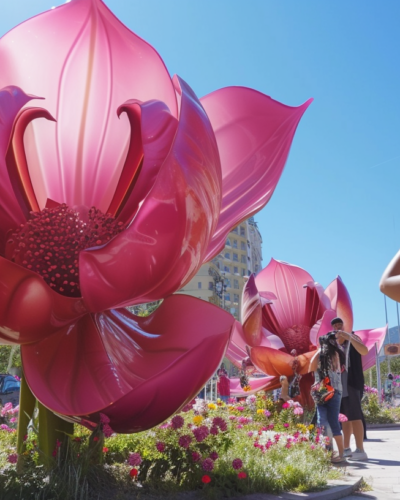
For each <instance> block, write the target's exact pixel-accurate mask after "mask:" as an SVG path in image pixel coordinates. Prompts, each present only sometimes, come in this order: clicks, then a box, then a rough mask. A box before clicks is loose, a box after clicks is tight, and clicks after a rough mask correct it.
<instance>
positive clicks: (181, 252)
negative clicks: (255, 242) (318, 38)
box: [0, 0, 309, 432]
mask: <svg viewBox="0 0 400 500" xmlns="http://www.w3.org/2000/svg"><path fill="white" fill-rule="evenodd" d="M0 68H1V75H0V115H1V117H2V119H1V128H0V157H1V160H0V164H1V165H2V167H1V169H2V171H1V179H2V183H1V186H0V215H1V217H0V237H1V241H2V245H1V249H2V250H1V255H0V258H1V264H2V266H3V267H2V272H1V276H2V289H3V290H5V293H6V297H5V300H8V301H10V307H7V308H5V309H6V310H4V311H1V314H0V324H1V325H2V327H3V328H2V331H1V332H0V337H1V339H0V340H1V343H4V341H6V343H15V342H16V336H15V332H14V329H13V327H14V328H15V325H16V324H18V327H19V329H18V336H17V337H18V339H17V340H18V342H19V343H21V344H22V351H23V359H24V375H25V377H26V378H27V381H28V383H29V386H30V387H31V389H32V391H33V392H34V394H35V395H36V396H37V397H38V399H39V400H40V401H41V402H43V404H44V405H46V406H47V407H48V408H50V409H51V410H52V411H55V412H59V413H61V414H64V415H89V416H90V418H91V419H92V420H95V419H96V421H97V422H98V421H99V411H100V412H102V413H104V414H107V416H108V417H109V418H110V422H109V423H110V426H111V427H112V428H113V429H114V430H116V431H117V432H128V431H130V430H131V429H133V428H134V429H135V430H137V431H138V430H144V429H147V428H151V427H154V426H157V425H158V424H159V423H160V422H162V421H164V420H166V419H167V418H169V417H170V416H171V415H173V414H174V413H175V412H176V411H177V409H178V408H179V407H180V406H182V405H183V404H184V403H185V402H186V401H187V400H188V398H189V397H190V395H191V394H194V393H195V392H196V391H198V390H199V389H200V388H201V387H202V386H203V385H204V384H205V382H206V381H207V380H208V379H209V378H210V377H211V375H212V374H213V372H214V371H215V369H216V367H217V365H218V363H219V361H220V359H221V357H222V355H223V352H224V350H225V345H226V343H227V342H228V340H229V337H230V333H231V328H232V325H233V321H234V320H233V317H231V316H230V315H229V314H228V313H227V312H225V311H223V310H216V309H215V308H214V307H213V306H212V304H209V303H207V302H205V301H203V302H204V303H199V302H198V300H197V299H195V298H193V297H190V296H187V295H173V294H174V292H176V291H177V290H180V289H182V288H183V287H184V286H185V285H186V284H187V283H188V282H189V280H190V279H191V278H192V277H193V276H195V274H196V272H197V271H198V270H199V269H200V266H201V265H202V264H203V262H208V261H210V260H211V259H212V258H213V257H214V256H216V255H218V254H219V252H220V251H221V249H222V248H223V246H224V242H225V240H226V238H227V235H228V233H229V231H230V230H231V229H232V228H233V227H235V226H237V225H238V223H239V222H240V221H242V220H244V219H245V218H247V217H248V216H249V215H251V214H253V213H255V212H256V211H257V210H259V209H261V208H262V207H263V206H265V205H266V204H267V203H268V201H269V199H270V197H271V196H272V193H273V192H274V189H275V187H276V185H277V183H278V181H279V178H280V176H281V173H282V171H283V168H284V165H285V162H286V158H287V155H288V153H289V149H290V145H291V142H292V139H293V136H294V133H295V130H296V127H297V124H298V122H299V121H300V119H301V116H302V115H303V113H304V111H305V109H306V108H307V107H308V105H309V102H307V103H305V104H304V105H302V106H300V107H298V108H294V107H290V106H284V105H282V104H281V103H279V102H276V101H274V100H273V99H271V98H270V97H268V96H266V95H263V94H261V93H260V92H256V91H254V90H252V89H248V88H244V87H227V88H224V89H221V90H219V91H217V92H213V93H211V94H209V95H207V96H205V97H203V98H202V99H201V101H200V100H199V99H198V98H197V96H196V95H195V93H194V92H193V90H192V89H191V88H190V87H189V85H188V84H187V83H186V82H185V81H183V80H182V79H180V78H179V77H178V76H175V77H173V79H171V77H170V75H169V73H168V70H167V68H166V67H165V65H164V63H163V61H162V59H161V57H160V56H159V54H158V53H157V52H156V51H155V49H153V47H151V46H150V45H149V44H147V43H146V42H145V41H144V40H142V39H141V38H140V37H138V36H137V35H135V34H134V33H132V32H131V31H129V30H128V28H127V27H126V26H125V25H123V24H122V23H121V22H120V21H119V20H118V19H117V18H116V17H115V16H114V15H113V14H112V13H111V12H110V11H109V9H108V8H107V7H106V6H105V4H104V3H103V2H102V1H100V0H75V1H72V2H66V3H64V4H63V5H61V6H59V7H57V8H56V9H53V10H49V11H47V12H45V13H43V14H41V15H38V16H35V17H33V18H32V19H30V20H28V21H27V22H25V23H21V24H20V25H19V26H17V27H16V28H14V29H13V30H11V31H10V32H8V33H7V34H6V35H5V36H4V37H2V38H1V40H0ZM33 92H34V93H35V94H36V95H37V96H39V98H43V99H44V100H43V101H40V102H41V107H38V106H37V107H35V108H32V107H30V108H27V107H25V105H26V104H27V103H28V102H30V101H31V100H33V99H34V98H35V97H34V96H31V95H30V94H29V95H28V93H33ZM238 103H240V105H238ZM20 110H22V112H21V113H19V111H20ZM121 115H123V117H122V119H119V117H120V116H121ZM39 118H41V120H39ZM27 127H28V128H27ZM25 129H27V130H28V131H29V133H27V134H24V132H25ZM8 145H10V149H9V148H8ZM233 145H234V147H233ZM25 152H26V154H25ZM25 158H26V161H25ZM92 207H93V208H92ZM194 221H195V223H194ZM39 229H41V231H39ZM31 233H33V235H34V237H33V236H32V234H31ZM11 235H12V238H11ZM31 239H33V241H30V240H31ZM7 240H9V243H8V244H5V243H6V242H7ZM31 247H32V248H31ZM4 248H7V251H5V250H4ZM7 276H9V277H8V278H7ZM16 276H18V277H19V278H18V279H16V278H15V277H16ZM27 282H29V284H30V285H29V286H27ZM32 289H35V294H34V298H33V299H32V300H28V299H30V298H31V291H32ZM159 299H164V302H163V303H162V304H161V305H160V307H159V308H158V309H157V310H156V311H155V312H153V314H152V315H151V317H148V318H142V317H139V316H134V315H133V314H131V313H130V312H129V311H128V310H127V309H126V308H125V306H126V305H128V304H143V303H144V302H151V301H155V300H159ZM15 301H17V303H15ZM182 310H185V311H186V312H188V314H187V315H184V316H185V317H183V316H182V315H181V314H180V312H181V311H182ZM17 311H18V312H17ZM38 311H40V314H38V313H37V312H38ZM21 317H22V318H26V319H25V320H22V322H21V321H20V319H21ZM216 317H217V319H216ZM28 318H29V321H28ZM55 318H57V320H55ZM154 327H157V334H154V331H155V330H154ZM117 338H118V339H122V338H124V339H125V340H126V342H122V341H121V342H117V341H116V340H115V339H117ZM83 339H84V340H83ZM60 345H62V346H63V349H62V352H61V351H59V346H60ZM203 349H206V350H207V352H208V353H209V354H208V358H207V363H206V364H205V366H203V369H202V370H201V373H200V372H199V370H196V369H194V370H190V371H189V373H186V372H185V371H184V368H182V365H181V364H180V363H178V362H177V361H178V360H179V359H181V358H182V356H184V357H185V358H186V360H187V362H188V363H189V366H194V367H195V366H197V365H198V364H201V363H202V361H203V359H202V354H201V353H202V352H203ZM51 352H52V355H51V354H50V353H51ZM93 352H96V356H92V355H91V354H92V353H93ZM137 352H140V353H141V355H140V360H139V359H138V360H136V359H135V363H132V359H133V357H135V358H136V355H135V353H137ZM61 355H62V356H63V357H64V356H67V358H65V359H68V362H69V363H70V364H71V365H72V364H73V365H74V368H76V370H75V369H73V370H72V369H71V370H69V369H67V370H66V369H65V365H64V364H63V363H60V356H61ZM155 357H156V358H157V362H155V361H154V359H155ZM203 364H204V363H203ZM150 367H151V369H150ZM82 370H87V372H88V373H95V374H96V377H95V378H94V377H83V378H82V380H81V381H80V383H79V384H77V383H76V378H75V375H74V374H75V373H77V372H78V371H82ZM181 370H183V371H181ZM48 373H52V376H51V377H48ZM183 376H184V377H185V384H175V387H174V393H175V394H174V398H169V400H166V401H165V402H163V403H162V404H161V403H160V399H159V398H157V397H156V396H157V394H159V393H162V392H164V393H166V392H167V391H168V390H170V388H171V386H172V384H173V383H174V381H175V380H177V379H178V378H179V377H183ZM98 380H101V381H102V383H101V384H98V383H97V381H98ZM60 386H62V387H63V394H65V395H66V396H65V397H62V398H61V397H59V394H60V390H59V388H60ZM144 386H145V387H146V391H142V388H143V387H144ZM72 394H73V397H71V395H72ZM67 395H68V396H67ZM149 401H151V403H149Z"/></svg>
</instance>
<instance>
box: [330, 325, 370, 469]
mask: <svg viewBox="0 0 400 500" xmlns="http://www.w3.org/2000/svg"><path fill="white" fill-rule="evenodd" d="M331 325H332V328H333V331H334V332H335V334H336V339H337V342H338V344H339V345H340V346H341V347H342V348H343V351H344V353H345V355H346V370H344V371H343V372H342V387H343V392H342V402H341V405H340V413H342V414H343V415H345V416H346V417H347V422H342V429H343V438H344V448H345V449H344V456H345V457H348V458H349V460H368V455H367V454H366V453H365V450H364V430H365V429H364V424H363V420H364V416H363V413H362V409H361V398H362V395H363V392H364V373H363V367H362V359H361V356H364V355H365V354H368V348H367V346H366V345H364V343H363V341H362V340H361V339H360V337H358V336H357V335H355V334H354V332H351V333H349V332H346V331H344V330H343V326H344V325H343V320H342V319H341V318H334V319H333V320H332V321H331ZM352 434H354V438H355V441H356V449H355V450H354V451H351V448H350V438H351V435H352Z"/></svg>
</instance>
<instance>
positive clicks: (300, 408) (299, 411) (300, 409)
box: [293, 406, 303, 415]
mask: <svg viewBox="0 0 400 500" xmlns="http://www.w3.org/2000/svg"><path fill="white" fill-rule="evenodd" d="M293 413H294V414H295V415H303V408H302V407H301V406H299V407H297V408H294V410H293Z"/></svg>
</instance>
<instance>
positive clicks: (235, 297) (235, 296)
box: [233, 293, 239, 305]
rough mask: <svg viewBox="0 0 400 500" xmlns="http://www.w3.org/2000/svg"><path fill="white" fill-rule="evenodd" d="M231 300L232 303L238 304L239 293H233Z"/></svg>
mask: <svg viewBox="0 0 400 500" xmlns="http://www.w3.org/2000/svg"><path fill="white" fill-rule="evenodd" d="M233 302H234V304H236V305H238V304H239V295H238V294H237V293H234V294H233Z"/></svg>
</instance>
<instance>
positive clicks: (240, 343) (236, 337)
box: [225, 321, 283, 368]
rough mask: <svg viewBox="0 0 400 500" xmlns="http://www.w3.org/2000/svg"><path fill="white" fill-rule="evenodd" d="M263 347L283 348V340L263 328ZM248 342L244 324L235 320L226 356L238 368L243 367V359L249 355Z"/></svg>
mask: <svg viewBox="0 0 400 500" xmlns="http://www.w3.org/2000/svg"><path fill="white" fill-rule="evenodd" d="M259 345H261V346H263V347H271V348H273V349H281V348H282V347H283V344H282V341H281V340H280V338H279V337H277V336H276V335H272V334H270V333H269V332H267V331H266V330H265V329H264V328H262V336H261V341H260V344H259ZM248 355H249V354H248V352H247V344H246V339H245V335H244V332H243V328H242V325H241V324H240V323H239V321H235V324H234V327H233V329H232V336H231V340H230V342H229V344H228V349H227V350H226V354H225V356H226V357H227V358H228V359H229V361H231V363H233V364H234V365H235V366H236V367H237V368H241V367H242V361H243V359H245V358H247V357H248Z"/></svg>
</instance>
